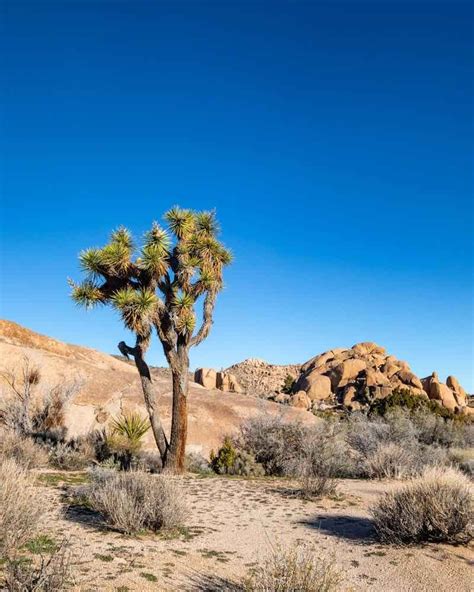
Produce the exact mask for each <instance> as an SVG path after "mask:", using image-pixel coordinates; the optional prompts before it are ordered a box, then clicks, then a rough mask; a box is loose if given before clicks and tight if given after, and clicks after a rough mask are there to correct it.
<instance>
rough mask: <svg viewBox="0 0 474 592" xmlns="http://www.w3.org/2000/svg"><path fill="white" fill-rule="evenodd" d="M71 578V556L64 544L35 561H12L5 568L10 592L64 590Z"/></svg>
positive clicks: (55, 591) (57, 591)
mask: <svg viewBox="0 0 474 592" xmlns="http://www.w3.org/2000/svg"><path fill="white" fill-rule="evenodd" d="M71 578H72V574H71V556H70V552H69V551H68V549H67V547H66V546H64V545H63V546H61V547H59V548H58V549H55V550H54V551H53V552H52V553H51V554H50V555H41V556H40V557H39V558H37V559H36V560H34V561H29V560H26V559H25V558H21V559H17V560H15V561H10V562H8V563H7V566H6V569H5V585H6V590H8V592H63V591H64V590H66V588H67V587H68V584H69V583H70V581H71Z"/></svg>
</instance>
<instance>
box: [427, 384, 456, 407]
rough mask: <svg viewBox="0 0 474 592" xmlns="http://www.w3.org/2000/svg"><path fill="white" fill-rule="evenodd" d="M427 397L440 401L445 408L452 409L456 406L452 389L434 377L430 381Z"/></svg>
mask: <svg viewBox="0 0 474 592" xmlns="http://www.w3.org/2000/svg"><path fill="white" fill-rule="evenodd" d="M429 397H430V399H435V400H436V401H441V403H442V405H443V407H446V409H449V410H450V411H454V410H455V409H456V407H457V401H456V399H455V398H454V393H453V391H452V390H451V389H450V388H449V386H446V385H445V384H442V383H441V382H438V381H437V380H435V379H434V380H432V381H431V385H430V394H429Z"/></svg>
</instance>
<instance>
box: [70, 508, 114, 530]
mask: <svg viewBox="0 0 474 592" xmlns="http://www.w3.org/2000/svg"><path fill="white" fill-rule="evenodd" d="M63 517H64V518H65V519H66V520H68V521H70V522H76V523H77V524H80V525H81V526H84V527H85V528H89V529H92V530H98V531H104V530H113V529H112V528H111V527H108V526H107V525H106V524H105V522H104V519H103V517H102V515H101V514H100V513H99V512H96V511H95V510H92V509H90V508H87V507H86V506H83V505H81V504H78V503H74V502H72V503H69V504H67V505H66V507H65V508H64V511H63Z"/></svg>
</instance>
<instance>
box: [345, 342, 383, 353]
mask: <svg viewBox="0 0 474 592" xmlns="http://www.w3.org/2000/svg"><path fill="white" fill-rule="evenodd" d="M351 349H352V350H353V351H354V352H355V353H356V354H358V355H360V356H366V355H368V354H379V355H381V356H383V355H384V354H385V348H384V347H381V346H380V345H377V344H376V343H372V342H371V341H364V342H363V343H356V345H353V346H352V348H351Z"/></svg>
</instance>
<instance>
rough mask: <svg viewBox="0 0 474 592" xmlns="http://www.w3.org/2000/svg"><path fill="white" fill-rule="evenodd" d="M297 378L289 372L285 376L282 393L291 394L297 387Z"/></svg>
mask: <svg viewBox="0 0 474 592" xmlns="http://www.w3.org/2000/svg"><path fill="white" fill-rule="evenodd" d="M295 382H296V381H295V379H294V378H293V376H291V374H287V375H286V377H285V380H284V382H283V387H282V389H281V392H282V393H285V394H286V395H291V393H292V392H293V390H294V387H295Z"/></svg>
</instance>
